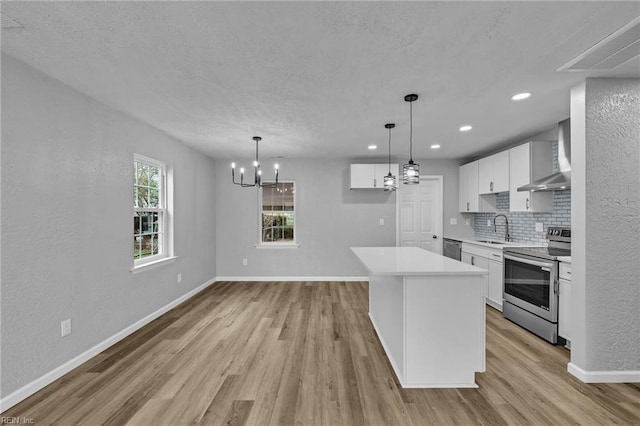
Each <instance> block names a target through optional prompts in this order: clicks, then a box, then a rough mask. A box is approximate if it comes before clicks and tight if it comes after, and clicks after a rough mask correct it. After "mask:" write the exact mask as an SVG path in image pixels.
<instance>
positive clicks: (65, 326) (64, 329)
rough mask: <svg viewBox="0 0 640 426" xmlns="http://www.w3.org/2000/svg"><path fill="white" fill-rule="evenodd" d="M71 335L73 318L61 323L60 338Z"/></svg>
mask: <svg viewBox="0 0 640 426" xmlns="http://www.w3.org/2000/svg"><path fill="white" fill-rule="evenodd" d="M69 334H71V318H69V319H66V320H64V321H62V322H61V323H60V336H61V337H64V336H67V335H69Z"/></svg>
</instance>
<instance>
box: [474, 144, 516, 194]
mask: <svg viewBox="0 0 640 426" xmlns="http://www.w3.org/2000/svg"><path fill="white" fill-rule="evenodd" d="M478 163H479V166H478V193H479V194H495V193H496V192H506V191H508V190H509V151H503V152H499V153H497V154H494V155H492V156H490V157H486V158H481V159H480V160H479V161H478Z"/></svg>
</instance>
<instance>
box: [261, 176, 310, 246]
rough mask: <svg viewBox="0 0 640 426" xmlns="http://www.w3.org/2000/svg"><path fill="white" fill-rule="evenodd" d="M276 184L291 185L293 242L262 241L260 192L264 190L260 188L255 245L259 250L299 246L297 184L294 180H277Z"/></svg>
mask: <svg viewBox="0 0 640 426" xmlns="http://www.w3.org/2000/svg"><path fill="white" fill-rule="evenodd" d="M264 183H274V182H271V181H265V182H264ZM278 183H292V184H293V215H294V220H293V240H292V241H262V212H263V209H262V207H263V206H262V191H263V190H264V188H260V190H259V191H257V193H258V243H257V244H256V248H259V249H265V248H266V249H288V248H298V247H300V244H298V240H297V239H298V205H297V203H298V200H297V198H298V195H297V192H298V189H297V184H296V181H295V180H294V179H289V180H278Z"/></svg>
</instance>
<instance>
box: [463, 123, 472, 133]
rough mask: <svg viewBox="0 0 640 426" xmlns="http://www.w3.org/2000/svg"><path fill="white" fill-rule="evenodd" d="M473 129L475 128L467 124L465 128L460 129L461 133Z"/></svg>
mask: <svg viewBox="0 0 640 426" xmlns="http://www.w3.org/2000/svg"><path fill="white" fill-rule="evenodd" d="M471 129H473V127H472V126H470V125H468V124H465V125H464V126H462V127H460V131H461V132H468V131H469V130H471Z"/></svg>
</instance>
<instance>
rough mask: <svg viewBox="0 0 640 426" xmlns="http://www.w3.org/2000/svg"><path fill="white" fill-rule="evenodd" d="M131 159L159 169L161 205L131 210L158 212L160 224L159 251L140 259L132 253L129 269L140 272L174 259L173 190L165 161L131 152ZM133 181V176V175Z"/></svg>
mask: <svg viewBox="0 0 640 426" xmlns="http://www.w3.org/2000/svg"><path fill="white" fill-rule="evenodd" d="M133 161H134V164H135V163H144V164H148V165H150V166H153V167H157V168H158V169H160V174H161V176H160V190H159V191H158V199H159V204H160V205H161V206H162V207H159V208H143V207H135V205H134V207H133V212H134V213H135V212H158V213H160V217H161V219H160V224H159V226H158V234H160V235H161V237H162V239H161V241H160V246H161V252H160V253H159V254H156V255H153V256H147V257H144V258H142V259H135V258H133V255H132V256H131V257H132V258H133V264H132V267H131V271H132V272H134V273H137V272H142V271H143V270H147V269H151V268H154V267H156V266H159V265H161V264H164V263H170V261H173V260H175V259H176V256H174V254H173V238H172V237H173V235H172V234H173V214H172V210H173V209H172V207H173V203H172V201H173V191H172V183H173V180H172V179H171V174H170V169H169V167H168V166H167V164H166V163H163V162H162V161H159V160H156V159H154V158H150V157H146V156H144V155H140V154H133ZM134 182H135V176H134Z"/></svg>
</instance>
